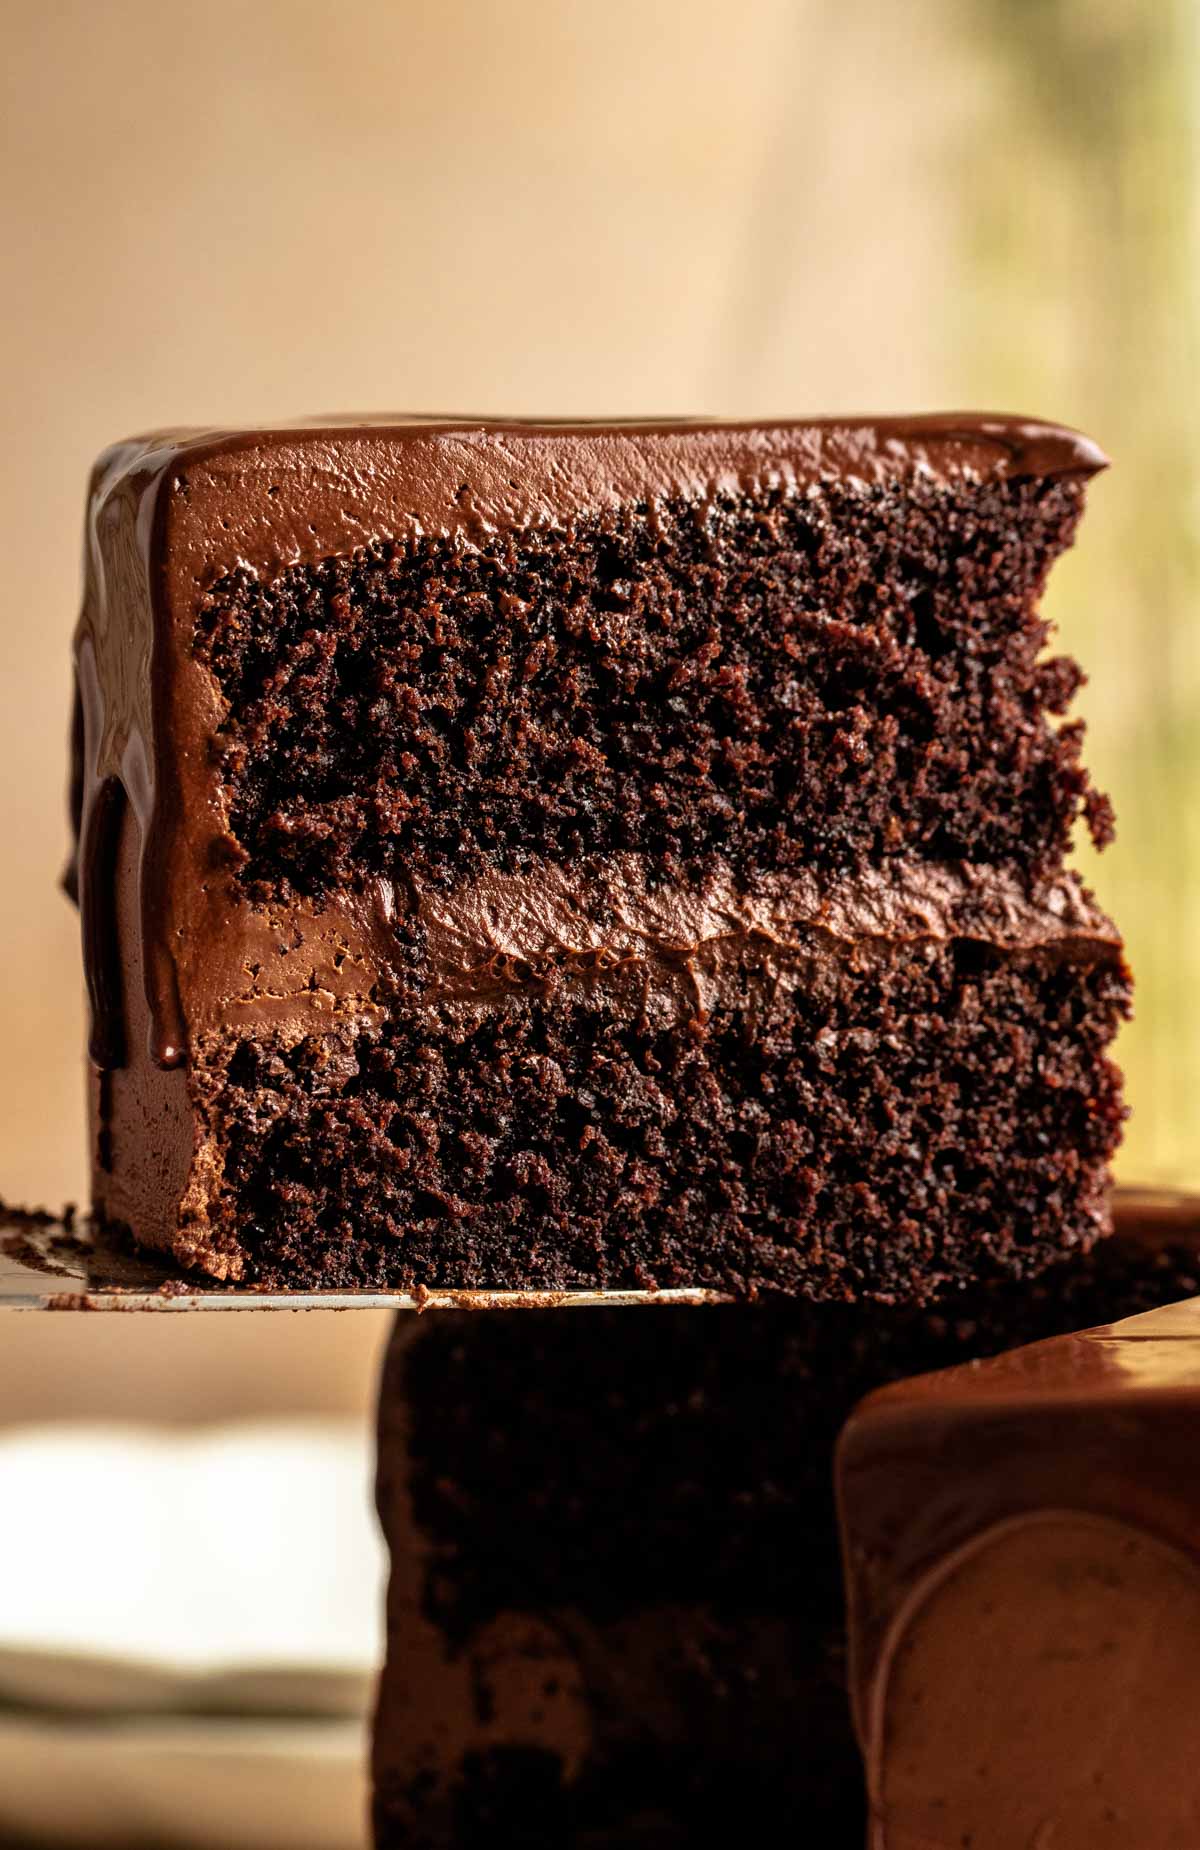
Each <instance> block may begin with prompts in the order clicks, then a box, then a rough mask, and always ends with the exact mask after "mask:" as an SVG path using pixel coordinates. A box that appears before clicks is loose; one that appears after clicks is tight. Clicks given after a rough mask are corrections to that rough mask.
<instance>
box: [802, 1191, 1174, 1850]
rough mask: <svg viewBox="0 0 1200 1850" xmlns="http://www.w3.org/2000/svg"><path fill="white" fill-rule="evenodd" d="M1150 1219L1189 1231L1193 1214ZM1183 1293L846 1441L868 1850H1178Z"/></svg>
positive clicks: (853, 1683) (1060, 1339)
mask: <svg viewBox="0 0 1200 1850" xmlns="http://www.w3.org/2000/svg"><path fill="white" fill-rule="evenodd" d="M1173 1212H1174V1215H1175V1217H1176V1218H1177V1221H1178V1222H1179V1223H1180V1224H1186V1222H1187V1221H1188V1220H1189V1219H1190V1221H1191V1225H1192V1228H1193V1233H1194V1230H1195V1227H1196V1226H1197V1225H1198V1224H1200V1209H1198V1208H1197V1205H1196V1204H1195V1203H1190V1204H1189V1203H1185V1202H1180V1203H1179V1204H1178V1205H1177V1206H1176V1208H1175V1209H1174V1211H1173ZM1161 1219H1162V1217H1161V1216H1160V1225H1161ZM1197 1282H1198V1281H1197V1280H1196V1278H1195V1277H1194V1276H1193V1277H1191V1278H1181V1279H1180V1281H1179V1291H1180V1292H1182V1291H1183V1290H1185V1289H1186V1290H1190V1291H1191V1292H1192V1293H1193V1295H1190V1296H1188V1297H1185V1298H1182V1299H1181V1300H1180V1301H1178V1302H1173V1303H1167V1304H1164V1305H1161V1306H1159V1307H1156V1308H1152V1309H1147V1310H1145V1311H1143V1312H1142V1314H1140V1315H1135V1316H1131V1317H1128V1318H1126V1319H1124V1320H1122V1321H1116V1322H1106V1323H1104V1324H1102V1325H1101V1326H1100V1327H1097V1328H1093V1329H1089V1330H1086V1331H1085V1332H1083V1333H1082V1334H1063V1335H1057V1336H1054V1337H1051V1338H1050V1339H1048V1340H1046V1341H1042V1342H1037V1343H1034V1344H1032V1345H1031V1346H1028V1347H1022V1348H1018V1349H1014V1350H1010V1351H1008V1352H1007V1353H1005V1354H1002V1355H999V1356H996V1357H994V1358H993V1359H990V1360H987V1361H984V1362H982V1363H978V1364H972V1365H970V1366H961V1365H960V1366H957V1367H953V1368H950V1369H947V1370H944V1371H943V1372H940V1373H934V1374H925V1375H921V1376H919V1377H917V1378H915V1379H912V1380H906V1381H901V1382H898V1383H896V1384H894V1385H891V1386H889V1387H887V1388H884V1389H883V1390H881V1391H880V1392H878V1393H876V1394H873V1395H872V1396H871V1397H870V1398H869V1399H868V1400H867V1401H866V1402H865V1403H864V1405H863V1406H861V1407H860V1408H859V1409H858V1411H857V1412H856V1413H855V1415H854V1417H853V1419H852V1420H851V1421H850V1423H849V1425H848V1426H847V1428H846V1431H845V1432H844V1434H843V1436H842V1439H841V1442H840V1446H839V1456H838V1487H839V1499H840V1505H841V1515H842V1526H843V1535H844V1546H845V1562H846V1576H847V1590H848V1601H849V1619H850V1641H849V1681H850V1690H851V1696H852V1701H853V1708H854V1714H855V1720H856V1725H857V1730H858V1735H859V1739H860V1741H861V1743H862V1749H863V1755H864V1758H865V1762H866V1768H867V1778H868V1785H869V1793H870V1818H871V1822H870V1831H869V1835H868V1841H869V1843H870V1845H871V1847H872V1850H919V1847H923V1846H925V1845H926V1844H929V1843H933V1842H937V1843H970V1844H971V1845H973V1846H976V1850H1009V1847H1010V1846H1012V1845H1014V1844H1026V1843H1029V1844H1032V1843H1035V1842H1040V1841H1043V1840H1044V1841H1045V1842H1047V1843H1050V1842H1053V1843H1054V1844H1056V1845H1062V1846H1063V1850H1076V1846H1078V1850H1084V1847H1085V1846H1086V1847H1087V1850H1096V1847H1097V1846H1106V1845H1111V1846H1113V1850H1116V1846H1118V1845H1121V1846H1124V1845H1127V1844H1130V1845H1132V1844H1137V1845H1138V1847H1139V1850H1183V1846H1184V1845H1187V1844H1190V1843H1192V1842H1194V1841H1195V1839H1196V1833H1197V1829H1198V1828H1200V1776H1198V1774H1197V1769H1196V1760H1195V1754H1194V1723H1195V1714H1196V1706H1197V1701H1198V1700H1200V1667H1198V1666H1200V1497H1198V1494H1197V1491H1196V1488H1195V1481H1196V1474H1195V1469H1194V1464H1195V1447H1196V1432H1197V1424H1198V1421H1200V1298H1198V1297H1196V1296H1195V1295H1194V1292H1195V1289H1196V1285H1197ZM1174 1295H1175V1296H1179V1292H1177V1293H1175V1294H1174ZM1122 1308H1124V1307H1123V1306H1120V1305H1119V1304H1117V1305H1112V1306H1110V1307H1109V1309H1110V1314H1111V1315H1113V1316H1119V1314H1120V1310H1121V1309H1122Z"/></svg>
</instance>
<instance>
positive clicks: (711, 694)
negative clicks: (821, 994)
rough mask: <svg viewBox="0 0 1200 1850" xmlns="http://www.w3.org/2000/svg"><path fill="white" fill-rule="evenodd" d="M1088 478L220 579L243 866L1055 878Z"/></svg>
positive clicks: (937, 490)
mask: <svg viewBox="0 0 1200 1850" xmlns="http://www.w3.org/2000/svg"><path fill="white" fill-rule="evenodd" d="M1082 492H1083V491H1082V478H1080V477H1078V476H1064V477H1061V478H1057V479H1055V480H1053V481H1046V480H1044V479H1037V478H1035V479H1020V478H1005V479H1004V480H1003V481H998V480H996V479H995V478H994V477H993V478H990V479H988V480H986V481H985V482H978V481H971V480H967V479H966V478H965V477H959V478H958V479H957V480H954V481H952V482H948V481H946V480H940V481H939V480H936V479H932V478H929V477H926V476H921V475H914V476H912V477H907V476H905V477H899V478H897V479H895V480H893V481H890V482H889V483H887V484H886V485H879V486H870V487H868V486H866V485H865V484H863V483H861V482H858V481H853V480H852V481H844V480H841V481H837V482H833V481H821V482H818V483H814V484H812V485H811V486H810V487H809V489H808V490H807V491H806V492H805V493H804V494H802V495H798V494H796V493H795V492H794V491H793V492H791V493H789V492H787V491H786V490H785V489H784V488H782V487H779V488H774V489H771V490H766V491H763V490H761V489H757V488H756V489H755V490H753V491H751V492H750V493H748V494H744V495H742V496H740V497H738V498H736V499H734V498H728V499H727V498H725V497H722V496H720V495H718V496H716V497H715V498H708V499H706V500H705V501H704V502H702V503H700V504H696V503H693V502H666V503H664V502H662V501H659V500H654V501H652V502H650V503H649V504H647V503H645V502H640V501H639V502H638V503H637V504H636V505H633V506H630V507H626V508H622V509H620V510H618V511H616V512H614V513H610V514H608V515H606V516H605V517H604V518H603V519H595V518H593V519H591V520H588V519H586V518H582V519H579V520H573V521H572V522H571V524H570V525H569V527H567V528H566V529H565V530H564V528H563V527H560V526H556V527H552V528H550V529H548V530H529V531H522V532H513V533H509V532H505V533H504V534H502V535H499V536H496V537H494V538H491V539H488V540H486V541H485V542H484V543H482V544H481V545H478V546H471V547H470V548H469V549H464V548H463V547H462V546H461V544H460V543H456V542H452V541H431V540H427V539H422V540H421V541H418V542H417V543H416V544H415V545H414V546H413V547H412V549H411V551H406V552H405V553H404V554H403V555H401V556H397V553H396V551H395V549H394V547H393V546H390V545H386V546H377V547H375V548H368V549H360V550H358V551H356V552H354V553H352V554H350V555H349V556H348V557H339V558H336V559H331V560H328V561H323V562H321V563H318V564H316V565H310V566H293V567H291V568H290V569H288V570H286V571H284V572H282V573H280V574H279V575H278V576H277V577H274V578H266V579H264V577H263V576H262V575H261V574H258V573H254V572H252V571H250V570H248V569H247V568H246V567H244V566H242V567H239V568H238V569H237V570H236V571H235V572H233V573H231V574H226V575H225V576H224V577H222V578H220V579H219V580H218V581H217V582H216V583H215V584H214V585H213V586H212V587H211V589H210V590H208V591H207V593H206V595H205V596H204V598H203V600H202V602H201V604H200V607H199V611H198V615H197V622H196V639H195V650H196V654H197V657H198V659H199V660H200V661H201V662H202V663H203V664H204V665H205V666H206V667H207V668H209V669H211V671H212V674H213V676H214V679H215V682H216V686H217V690H218V692H219V695H220V699H221V702H222V709H223V716H222V720H221V724H220V727H219V729H218V735H217V736H218V742H219V750H220V757H219V765H220V776H221V782H222V787H223V795H224V798H225V801H226V803H227V805H228V817H229V827H230V832H231V834H232V836H233V838H234V840H235V841H236V843H237V865H238V871H239V875H240V877H241V879H242V880H244V881H245V882H246V883H247V884H248V886H249V887H250V890H251V891H252V892H254V893H255V894H257V895H259V896H263V897H269V896H272V895H277V894H280V893H289V892H300V893H307V894H322V893H325V892H328V891H329V890H330V889H331V888H333V887H336V886H339V885H342V884H344V883H346V882H350V881H354V880H355V879H357V878H361V877H362V875H363V874H364V873H366V874H372V873H384V874H390V875H396V874H405V873H410V872H411V873H413V874H415V875H416V876H417V877H419V878H422V879H425V880H434V881H438V880H440V881H445V880H447V879H449V878H457V877H459V876H460V875H461V873H462V872H463V871H465V870H471V869H474V868H480V867H488V866H491V865H499V866H501V867H504V868H520V867H522V866H524V865H526V864H527V863H528V862H529V861H531V860H537V859H545V858H558V857H574V856H578V855H580V854H597V853H599V854H611V853H619V852H622V851H633V852H637V853H640V854H644V855H648V856H651V857H654V858H655V859H658V860H660V861H661V862H663V863H664V865H666V866H667V867H668V868H669V869H671V870H682V871H684V872H686V873H694V872H695V871H696V869H697V868H698V867H702V866H703V864H704V860H705V857H706V856H707V855H708V854H710V853H713V852H717V851H723V852H726V853H732V854H733V856H734V857H735V858H736V860H737V861H738V863H739V864H740V865H747V866H751V867H754V868H758V869H762V868H780V867H795V866H802V865H805V864H808V863H811V862H814V861H823V862H826V863H834V864H837V863H845V862H847V861H849V860H853V859H856V858H859V857H861V856H864V855H866V856H879V855H884V854H888V853H892V852H895V851H896V850H900V849H903V850H907V851H909V852H917V853H923V854H928V855H930V856H932V857H934V858H937V859H948V858H959V857H961V858H966V859H970V860H973V861H983V862H987V861H1005V860H1008V861H1013V862H1017V863H1020V864H1021V865H1022V866H1027V867H1032V868H1034V869H1035V870H1037V869H1042V868H1045V867H1047V866H1050V865H1053V864H1054V863H1055V861H1056V860H1057V859H1058V858H1059V857H1060V856H1061V855H1062V853H1063V851H1064V849H1065V848H1066V845H1067V840H1068V835H1069V831H1070V826H1071V822H1072V820H1073V818H1074V816H1075V813H1076V811H1077V810H1078V808H1079V807H1080V805H1081V803H1083V802H1084V801H1085V800H1086V802H1087V804H1088V808H1089V815H1090V816H1091V818H1092V821H1093V825H1094V828H1095V831H1096V833H1097V834H1098V835H1100V836H1103V835H1104V834H1105V832H1106V830H1107V826H1108V823H1107V812H1106V809H1105V806H1104V805H1103V803H1102V802H1101V801H1100V800H1099V799H1097V798H1096V797H1095V796H1094V795H1093V794H1092V793H1090V790H1089V786H1088V783H1087V779H1086V776H1085V774H1084V773H1083V771H1082V770H1081V769H1080V766H1079V763H1078V754H1079V745H1080V737H1081V734H1080V730H1079V728H1076V727H1067V728H1065V729H1061V730H1060V729H1058V728H1057V727H1056V726H1055V725H1054V724H1053V723H1052V721H1053V718H1054V716H1056V715H1059V714H1061V713H1062V712H1063V711H1064V709H1065V708H1066V706H1067V704H1068V702H1069V700H1070V698H1071V696H1072V694H1073V693H1074V691H1075V688H1076V686H1077V684H1078V680H1079V678H1080V677H1079V675H1078V673H1077V671H1076V670H1075V668H1074V666H1073V665H1072V664H1070V663H1068V662H1066V661H1062V660H1053V661H1043V660H1041V659H1039V658H1040V651H1041V649H1042V645H1043V643H1044V641H1045V636H1046V630H1045V626H1044V625H1043V623H1042V622H1041V620H1040V618H1039V617H1038V615H1037V613H1036V608H1035V603H1036V598H1037V596H1038V593H1039V592H1040V590H1041V588H1042V584H1043V581H1044V579H1045V575H1046V571H1047V569H1048V567H1049V565H1050V563H1051V562H1052V560H1053V559H1054V558H1055V557H1056V555H1057V554H1058V553H1059V552H1060V551H1061V550H1062V549H1063V548H1064V547H1065V546H1066V545H1067V544H1068V543H1069V540H1070V538H1071V535H1072V533H1073V531H1074V526H1075V521H1076V519H1077V517H1078V514H1079V511H1080V507H1081V504H1082Z"/></svg>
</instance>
